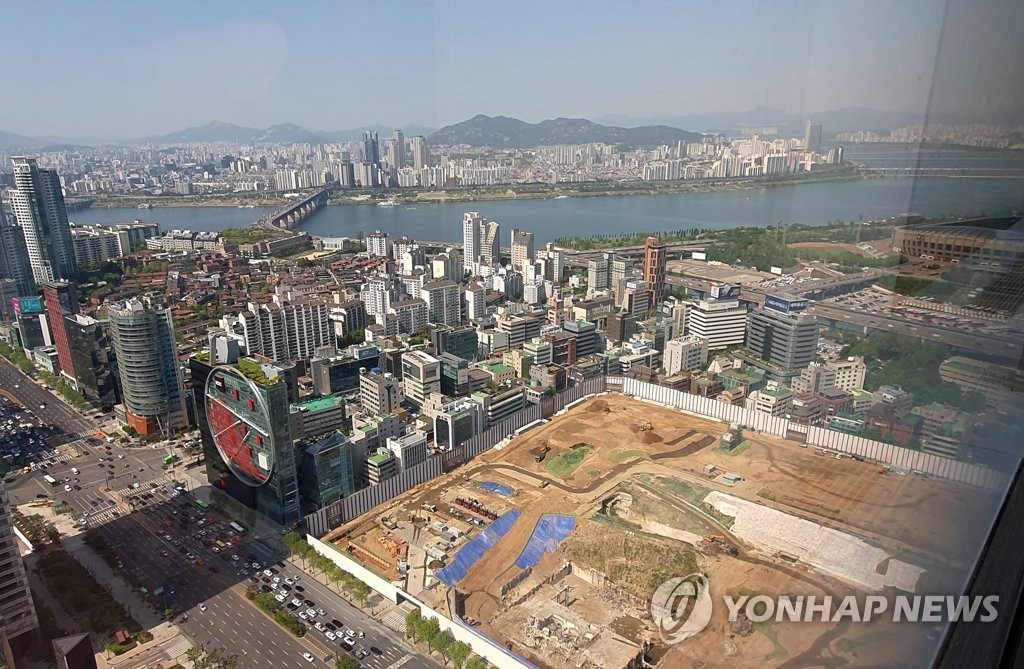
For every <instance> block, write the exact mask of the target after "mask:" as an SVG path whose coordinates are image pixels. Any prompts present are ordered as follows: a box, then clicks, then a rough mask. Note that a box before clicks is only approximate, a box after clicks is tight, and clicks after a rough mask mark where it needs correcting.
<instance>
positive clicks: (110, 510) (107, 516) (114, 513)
mask: <svg viewBox="0 0 1024 669" xmlns="http://www.w3.org/2000/svg"><path fill="white" fill-rule="evenodd" d="M120 515H122V513H121V511H120V510H119V509H118V508H117V507H115V506H110V507H107V508H105V509H102V510H100V511H91V512H89V522H90V523H107V522H110V521H111V520H113V519H114V518H117V517H118V516H120Z"/></svg>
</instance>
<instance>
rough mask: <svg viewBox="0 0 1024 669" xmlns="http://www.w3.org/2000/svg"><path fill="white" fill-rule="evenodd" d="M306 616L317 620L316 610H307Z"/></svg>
mask: <svg viewBox="0 0 1024 669" xmlns="http://www.w3.org/2000/svg"><path fill="white" fill-rule="evenodd" d="M306 615H307V616H309V617H310V618H311V619H312V618H316V609H306Z"/></svg>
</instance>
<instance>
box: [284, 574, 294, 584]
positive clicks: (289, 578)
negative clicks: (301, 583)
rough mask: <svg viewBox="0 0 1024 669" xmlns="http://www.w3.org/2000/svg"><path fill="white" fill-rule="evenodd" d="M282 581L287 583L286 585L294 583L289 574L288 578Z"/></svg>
mask: <svg viewBox="0 0 1024 669" xmlns="http://www.w3.org/2000/svg"><path fill="white" fill-rule="evenodd" d="M284 582H285V583H287V584H288V585H295V579H294V578H292V577H291V576H289V577H288V578H286V579H284Z"/></svg>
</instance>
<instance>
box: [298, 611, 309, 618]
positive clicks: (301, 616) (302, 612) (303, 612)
mask: <svg viewBox="0 0 1024 669" xmlns="http://www.w3.org/2000/svg"><path fill="white" fill-rule="evenodd" d="M299 618H302V619H303V620H309V615H308V614H307V613H306V612H305V611H299Z"/></svg>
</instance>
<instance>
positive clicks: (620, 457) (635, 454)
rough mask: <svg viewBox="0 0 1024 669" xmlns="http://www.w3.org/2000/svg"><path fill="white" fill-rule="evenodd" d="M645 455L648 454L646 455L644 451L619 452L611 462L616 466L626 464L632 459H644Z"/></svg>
mask: <svg viewBox="0 0 1024 669" xmlns="http://www.w3.org/2000/svg"><path fill="white" fill-rule="evenodd" d="M645 455H647V453H645V452H644V451H638V450H631V451H619V452H618V453H615V454H613V455H612V457H611V460H612V462H614V463H615V464H619V463H620V462H625V461H626V460H629V459H630V458H642V457H644V456H645Z"/></svg>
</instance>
